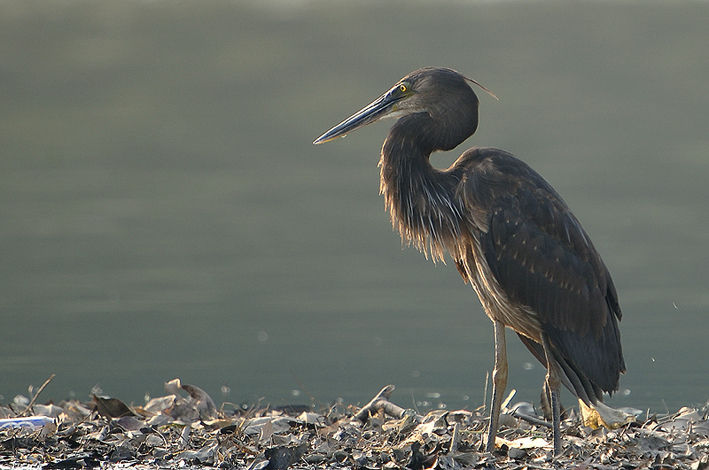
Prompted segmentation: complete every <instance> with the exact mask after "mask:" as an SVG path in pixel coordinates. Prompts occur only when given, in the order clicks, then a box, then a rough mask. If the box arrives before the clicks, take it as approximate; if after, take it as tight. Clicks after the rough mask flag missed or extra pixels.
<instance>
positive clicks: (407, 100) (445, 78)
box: [313, 67, 497, 144]
mask: <svg viewBox="0 0 709 470" xmlns="http://www.w3.org/2000/svg"><path fill="white" fill-rule="evenodd" d="M468 82H471V83H475V84H476V85H478V86H479V87H481V88H482V89H483V90H485V91H486V92H488V93H490V94H491V95H492V96H493V97H495V99H497V97H496V96H495V95H494V94H493V93H492V92H491V91H490V90H488V89H487V88H485V87H484V86H482V85H481V84H480V83H478V82H476V81H475V80H472V79H470V78H466V77H465V76H463V75H461V74H459V73H458V72H456V71H455V70H451V69H447V68H437V67H426V68H422V69H418V70H414V71H413V72H411V73H410V74H408V75H406V76H405V77H404V78H402V79H401V80H399V81H398V82H396V83H395V84H394V86H392V87H391V88H389V89H388V90H387V91H385V92H384V93H383V94H382V95H381V96H380V97H379V98H377V99H375V100H374V101H372V102H371V103H370V104H368V105H367V106H365V107H364V108H362V109H360V110H359V111H357V112H356V113H354V114H353V115H352V116H350V117H348V118H347V119H345V120H344V121H342V122H341V123H339V124H338V125H336V126H335V127H333V128H332V129H330V130H329V131H327V132H325V133H324V134H323V135H321V136H320V137H318V138H317V139H315V140H314V141H313V143H314V144H322V143H325V142H329V141H331V140H334V139H336V138H337V137H344V136H345V135H346V134H348V133H349V132H352V131H354V130H356V129H359V128H360V127H364V126H366V125H367V124H371V123H373V122H376V121H378V120H380V119H383V118H386V117H403V116H406V115H409V114H414V113H428V114H429V115H431V117H433V118H439V117H443V116H445V115H446V114H451V113H452V112H454V111H455V110H456V109H458V108H460V107H461V106H464V105H465V104H466V102H467V104H470V105H474V108H475V124H476V125H477V102H478V99H477V96H476V95H475V93H474V92H473V90H472V89H471V88H470V86H469V85H468ZM473 131H474V128H473Z"/></svg>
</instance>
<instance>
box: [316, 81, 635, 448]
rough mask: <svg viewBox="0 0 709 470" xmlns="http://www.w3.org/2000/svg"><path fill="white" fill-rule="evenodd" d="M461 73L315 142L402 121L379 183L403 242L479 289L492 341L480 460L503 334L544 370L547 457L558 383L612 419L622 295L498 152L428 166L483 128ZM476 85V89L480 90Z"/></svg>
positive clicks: (566, 217)
mask: <svg viewBox="0 0 709 470" xmlns="http://www.w3.org/2000/svg"><path fill="white" fill-rule="evenodd" d="M469 82H472V83H475V84H477V85H479V84H478V83H477V82H475V81H473V80H471V79H468V78H466V77H464V76H462V75H461V74H459V73H458V72H455V71H453V70H450V69H445V68H423V69H419V70H415V71H414V72H411V73H410V74H408V75H407V76H405V77H404V78H402V79H401V80H399V81H398V82H397V83H396V84H395V85H394V86H393V87H392V88H390V89H389V90H387V91H386V92H385V93H384V94H383V95H381V96H380V97H379V98H377V99H376V100H374V101H373V102H372V103H371V104H369V105H367V106H366V107H365V108H363V109H362V110H360V111H358V112H356V113H355V114H353V115H352V116H350V117H349V118H347V119H345V120H344V121H342V122H341V123H340V124H338V125H337V126H335V127H333V128H332V129H330V130H329V131H327V132H325V133H324V134H323V135H321V136H320V137H318V138H317V139H316V140H315V141H314V143H315V144H320V143H323V142H327V141H330V140H333V139H335V138H336V137H341V136H344V135H345V134H346V133H348V132H351V131H353V130H355V129H357V128H360V127H362V126H365V125H367V124H370V123H372V122H375V121H377V120H379V119H382V118H384V117H392V116H396V117H399V120H398V121H396V123H395V124H394V126H393V127H392V128H391V130H390V132H389V135H388V136H387V138H386V140H385V141H384V145H383V147H382V151H381V160H380V161H379V166H380V168H381V185H380V192H381V193H382V194H383V195H384V199H385V204H386V208H387V210H388V211H389V213H390V214H391V221H392V224H393V226H394V227H396V229H398V231H399V233H400V234H401V237H402V239H403V240H405V241H406V242H407V243H409V244H412V245H414V246H415V247H416V248H418V249H419V250H420V251H421V252H423V253H424V254H425V255H426V256H427V257H428V256H430V257H431V258H433V259H434V260H443V258H444V256H445V253H448V254H449V255H450V257H451V258H453V261H454V262H455V265H456V266H457V268H458V271H459V272H460V275H461V276H462V277H463V280H464V281H465V282H469V283H470V285H471V286H472V287H473V289H475V292H476V293H477V295H478V297H479V298H480V302H481V303H482V305H483V307H484V309H485V313H487V316H488V317H490V319H491V320H492V322H493V325H494V331H495V367H494V371H493V375H492V377H493V394H492V407H491V416H490V423H489V427H488V433H487V441H486V450H487V451H492V450H493V449H494V445H495V436H496V433H497V428H498V423H499V414H500V406H501V402H502V398H503V393H504V389H505V387H506V385H507V353H506V348H505V327H507V328H511V329H512V330H513V331H514V332H515V333H517V335H518V336H519V337H520V339H521V340H522V342H523V343H524V344H525V346H526V347H527V348H528V349H529V350H530V351H531V352H532V354H533V355H534V357H536V358H537V359H538V360H539V361H540V362H541V363H542V364H543V365H544V366H545V367H546V369H547V374H546V380H545V387H546V390H547V393H548V397H549V401H550V404H551V415H552V428H553V440H554V453H555V454H558V453H559V452H560V451H561V440H560V433H559V388H560V387H559V385H560V384H561V383H563V384H564V385H565V386H566V387H567V388H568V389H569V390H570V391H571V392H572V393H574V394H575V395H576V396H577V397H578V398H579V400H580V401H582V402H583V403H584V404H585V405H586V406H588V407H591V408H593V409H596V410H598V411H599V412H600V411H601V410H604V409H605V410H608V409H609V408H608V407H605V406H604V405H602V403H601V400H602V394H603V392H609V393H610V392H613V391H615V390H617V388H618V380H619V376H620V374H621V373H622V372H624V371H625V362H624V360H623V353H622V350H621V345H620V332H619V330H618V321H619V320H620V318H621V312H620V306H619V304H618V296H617V294H616V290H615V287H614V286H613V281H612V280H611V276H610V273H609V272H608V269H607V268H606V266H605V265H604V264H603V261H602V260H601V257H600V255H599V254H598V252H597V251H596V249H595V248H594V247H593V244H592V243H591V240H590V239H589V237H588V235H587V234H586V232H585V231H584V229H583V228H582V227H581V224H580V223H579V221H578V220H577V219H576V217H574V215H573V214H572V213H571V211H570V210H569V208H568V207H567V205H566V203H565V202H564V201H563V199H562V198H561V196H559V194H557V192H556V191H555V190H554V189H553V188H552V187H551V186H550V185H549V183H547V182H546V181H545V180H544V178H542V177H541V176H540V175H539V174H538V173H536V172H535V171H534V170H532V169H531V168H530V167H529V166H528V165H527V164H526V163H524V162H522V161H521V160H518V159H517V158H515V157H514V156H513V155H511V154H509V153H507V152H505V151H504V150H499V149H495V148H471V149H470V150H467V151H465V152H464V153H463V154H462V155H461V156H460V157H459V158H458V159H457V160H456V161H455V163H453V165H451V167H450V168H448V169H446V170H438V169H436V168H433V167H432V166H431V163H430V162H429V157H430V155H431V153H432V152H435V151H437V150H450V149H453V148H454V147H456V146H458V145H459V144H460V143H462V142H463V141H464V140H465V139H467V138H468V137H470V136H471V135H472V134H473V133H474V132H475V130H476V128H477V125H478V97H477V96H476V95H475V93H474V92H473V90H472V88H471V87H470V86H469V84H468V83H469ZM479 86H481V88H484V87H482V85H479Z"/></svg>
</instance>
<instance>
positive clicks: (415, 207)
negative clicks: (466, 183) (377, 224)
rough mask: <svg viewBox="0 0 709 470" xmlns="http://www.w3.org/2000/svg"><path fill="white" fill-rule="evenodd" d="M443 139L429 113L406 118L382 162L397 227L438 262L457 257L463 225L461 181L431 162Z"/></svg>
mask: <svg viewBox="0 0 709 470" xmlns="http://www.w3.org/2000/svg"><path fill="white" fill-rule="evenodd" d="M439 134H440V133H438V132H437V129H436V126H434V125H433V122H432V120H431V118H430V116H429V115H428V114H425V113H418V114H412V115H409V116H406V117H403V118H401V119H400V120H399V121H397V123H396V124H395V125H394V127H392V129H391V131H390V132H389V135H388V137H387V139H386V141H384V145H383V147H382V153H381V160H380V162H379V166H380V177H381V179H380V186H379V191H380V193H381V194H382V195H384V201H385V206H386V209H387V211H388V212H389V214H390V216H391V223H392V226H393V227H394V228H395V229H397V230H398V231H399V233H400V235H401V238H402V241H403V242H404V243H407V244H410V245H413V246H415V247H416V248H417V249H418V250H419V251H421V252H422V253H424V255H426V257H429V256H430V257H431V258H432V259H433V260H434V261H436V260H441V261H443V259H444V255H445V252H446V251H448V252H449V253H450V254H451V255H452V256H453V257H454V258H457V251H458V250H456V240H458V239H459V238H460V233H461V221H462V216H461V214H462V211H461V209H460V201H458V200H457V199H456V198H455V187H456V185H457V183H458V181H457V180H458V178H457V176H455V175H453V174H451V173H449V172H446V171H439V170H436V169H435V168H433V167H432V166H431V164H430V162H429V156H430V154H431V152H432V151H433V150H435V149H436V148H440V147H439V146H437V145H435V142H437V141H440V140H441V136H440V135H439ZM468 135H470V134H468ZM468 135H466V136H465V137H467V136H468ZM456 138H459V137H456ZM458 143H460V140H459V141H458V142H456V143H455V145H452V146H451V147H450V148H452V147H455V146H456V145H457V144H458Z"/></svg>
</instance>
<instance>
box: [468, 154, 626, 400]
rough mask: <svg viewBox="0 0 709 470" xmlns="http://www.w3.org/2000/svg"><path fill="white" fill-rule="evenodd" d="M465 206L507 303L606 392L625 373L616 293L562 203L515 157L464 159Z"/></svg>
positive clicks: (470, 157)
mask: <svg viewBox="0 0 709 470" xmlns="http://www.w3.org/2000/svg"><path fill="white" fill-rule="evenodd" d="M458 165H460V167H461V168H463V167H464V168H465V171H464V175H463V176H462V177H461V187H462V200H463V202H464V204H465V207H466V209H467V211H468V213H471V214H475V218H476V220H474V221H473V223H475V224H476V226H477V228H478V230H479V232H478V237H479V241H480V245H481V248H482V251H483V255H484V257H485V260H486V261H487V264H488V266H489V267H490V269H491V271H492V273H493V275H494V276H495V278H496V280H497V282H498V284H499V285H500V287H501V288H502V290H503V291H504V293H505V295H506V296H507V299H508V301H510V302H512V303H513V304H515V305H517V306H524V307H526V308H528V309H531V310H532V311H533V312H535V313H536V314H537V316H538V319H539V322H540V323H541V325H542V328H543V330H544V332H545V333H546V334H547V335H548V336H549V338H550V341H551V343H552V345H553V347H554V348H556V349H557V350H558V352H559V354H561V356H562V357H563V358H564V359H565V360H566V361H568V362H569V363H570V364H572V367H574V368H576V369H578V370H579V371H580V372H582V373H583V374H585V375H586V376H587V377H588V378H589V379H590V380H591V381H592V382H593V383H595V384H596V385H597V386H600V387H601V388H602V389H603V390H606V391H612V390H615V389H616V388H617V384H618V378H619V374H620V372H622V371H624V370H625V364H624V362H623V356H622V351H621V347H620V336H619V330H618V325H617V320H619V319H620V317H621V312H620V307H619V304H618V299H617V294H616V291H615V287H614V286H613V281H612V280H611V277H610V274H609V272H608V270H607V269H606V267H605V265H604V264H603V261H602V260H601V257H600V255H599V254H598V252H597V251H596V249H595V248H594V246H593V244H592V243H591V241H590V239H589V237H588V235H587V234H586V232H585V231H584V229H583V228H582V227H581V224H580V223H579V222H578V220H577V219H576V217H575V216H574V215H573V214H572V213H571V211H570V210H569V208H568V207H567V205H566V203H565V202H564V201H563V199H562V198H561V197H560V196H559V195H558V194H557V193H556V191H555V190H554V189H553V188H552V187H551V186H550V185H549V184H548V183H547V182H546V181H545V180H544V179H543V178H542V177H541V176H540V175H539V174H537V173H536V172H535V171H534V170H532V169H531V168H530V167H529V166H528V165H526V164H525V163H524V162H522V161H520V160H518V159H516V158H515V157H513V156H512V155H510V154H508V153H506V152H503V151H500V150H494V149H476V150H475V151H473V152H472V153H471V154H468V155H465V154H464V156H463V157H461V160H459V162H458Z"/></svg>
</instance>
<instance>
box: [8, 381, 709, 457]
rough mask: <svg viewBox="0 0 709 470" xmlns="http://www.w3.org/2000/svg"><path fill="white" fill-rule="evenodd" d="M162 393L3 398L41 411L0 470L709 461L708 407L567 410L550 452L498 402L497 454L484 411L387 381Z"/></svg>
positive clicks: (545, 436) (525, 416)
mask: <svg viewBox="0 0 709 470" xmlns="http://www.w3.org/2000/svg"><path fill="white" fill-rule="evenodd" d="M165 389H166V393H167V394H166V395H165V396H162V397H157V398H153V399H150V400H148V401H147V402H146V403H145V404H144V405H137V406H129V405H127V404H125V403H123V402H122V401H120V400H119V399H116V398H112V397H98V396H96V395H92V400H91V401H89V402H80V401H78V400H69V401H62V402H60V403H56V404H54V403H48V404H37V403H36V401H35V403H33V404H32V410H33V413H35V414H37V415H38V416H30V417H24V416H20V415H21V414H23V413H24V410H22V411H20V412H17V411H14V410H13V409H12V408H11V407H9V406H0V423H2V422H3V421H6V422H9V421H8V420H14V421H19V420H26V421H31V420H34V419H45V418H46V420H45V421H44V422H38V425H36V426H32V427H29V426H6V427H1V428H0V469H4V468H13V467H18V466H23V467H31V468H44V469H75V468H94V467H101V468H118V467H120V468H126V467H130V468H139V469H159V468H166V467H170V468H177V467H179V468H224V469H230V468H243V469H248V470H285V469H287V468H289V467H293V468H301V469H302V468H310V469H329V468H332V469H334V468H338V469H339V468H352V469H363V470H365V469H375V468H376V469H411V470H423V469H440V470H462V469H468V468H489V467H494V468H499V469H521V468H534V469H547V468H550V469H551V468H579V469H607V468H621V467H626V468H680V469H691V470H700V469H709V419H708V415H709V403H708V404H707V405H706V406H705V407H703V408H701V409H693V408H682V409H680V410H678V411H677V412H676V413H673V414H666V415H652V416H648V417H646V418H645V420H644V421H642V420H639V421H635V422H631V423H627V424H625V425H623V426H621V427H619V428H618V429H614V430H612V431H609V430H606V429H595V430H594V429H591V428H590V427H587V426H584V425H583V423H582V420H581V418H580V416H579V413H578V412H573V411H572V412H570V413H569V415H568V417H567V418H566V419H565V420H564V421H563V422H562V431H563V434H564V447H563V452H562V454H561V455H559V456H557V457H556V458H553V456H552V446H551V444H550V442H551V441H550V439H551V432H550V429H549V428H548V424H547V423H546V422H545V421H544V420H543V419H542V418H540V417H538V416H536V413H535V412H534V409H533V407H532V406H531V405H529V404H527V403H517V404H514V405H511V406H510V407H509V408H505V409H504V410H503V412H505V415H504V419H503V420H502V423H503V426H502V428H501V432H500V433H499V437H498V439H497V440H496V448H495V451H494V452H493V453H486V452H482V449H483V435H484V431H485V428H486V426H487V416H486V414H485V413H484V410H482V409H476V410H472V411H469V410H446V409H436V410H432V411H429V412H427V413H425V414H421V413H419V412H417V411H415V410H412V409H405V408H402V407H400V406H398V405H396V404H395V403H393V402H392V401H391V397H392V394H393V392H394V389H395V387H394V386H393V385H388V386H386V387H384V388H383V389H382V390H381V391H380V392H379V393H377V394H376V395H375V396H374V397H373V398H372V400H370V401H369V403H367V404H366V405H364V406H362V407H361V408H358V407H355V406H352V405H343V404H335V405H332V406H329V407H326V408H324V409H320V410H317V409H313V408H311V407H304V406H290V407H288V406H285V407H270V406H257V407H250V408H246V407H244V408H242V407H234V406H229V405H228V404H224V405H222V406H221V407H219V408H218V407H217V406H216V405H215V403H214V401H213V400H212V399H211V397H209V395H208V394H207V393H206V392H204V390H202V389H200V388H199V387H196V386H194V385H188V384H182V383H181V381H180V380H179V379H174V380H171V381H169V382H167V383H166V384H165ZM37 395H38V393H37ZM35 396H36V395H35ZM510 398H511V397H510ZM225 405H226V406H225ZM508 405H509V403H508ZM25 409H29V407H28V408H25ZM40 415H41V416H40ZM0 426H1V425H0Z"/></svg>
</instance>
